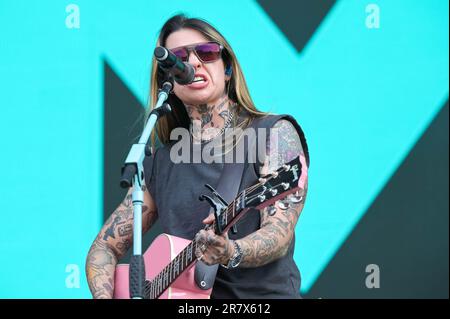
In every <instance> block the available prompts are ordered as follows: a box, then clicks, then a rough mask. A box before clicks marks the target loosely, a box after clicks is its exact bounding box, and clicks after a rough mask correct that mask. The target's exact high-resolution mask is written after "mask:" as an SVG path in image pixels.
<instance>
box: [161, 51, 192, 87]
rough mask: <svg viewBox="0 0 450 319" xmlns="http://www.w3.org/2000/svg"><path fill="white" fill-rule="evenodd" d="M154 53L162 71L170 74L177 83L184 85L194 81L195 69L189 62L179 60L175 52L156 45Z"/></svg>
mask: <svg viewBox="0 0 450 319" xmlns="http://www.w3.org/2000/svg"><path fill="white" fill-rule="evenodd" d="M154 55H155V58H156V61H158V63H159V66H160V67H161V68H162V69H163V70H164V71H166V72H169V73H170V74H172V75H173V78H174V80H175V81H177V83H178V84H181V85H186V84H190V83H192V81H194V77H195V70H194V67H193V66H192V65H191V64H189V63H186V62H183V61H181V60H180V59H179V58H178V57H177V56H176V55H175V54H173V53H172V52H170V51H169V50H167V49H166V48H164V47H156V49H155V52H154Z"/></svg>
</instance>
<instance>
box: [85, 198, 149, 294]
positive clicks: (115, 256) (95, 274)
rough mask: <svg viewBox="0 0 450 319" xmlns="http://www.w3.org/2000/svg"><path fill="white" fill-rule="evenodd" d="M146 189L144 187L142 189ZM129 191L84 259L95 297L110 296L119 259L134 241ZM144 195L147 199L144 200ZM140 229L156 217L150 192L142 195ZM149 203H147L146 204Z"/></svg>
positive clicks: (147, 228) (144, 229) (146, 226)
mask: <svg viewBox="0 0 450 319" xmlns="http://www.w3.org/2000/svg"><path fill="white" fill-rule="evenodd" d="M144 191H145V189H144ZM131 196H132V195H131V191H130V192H129V193H128V194H127V196H126V197H125V199H124V200H123V202H122V203H121V204H120V205H119V207H118V208H117V209H116V210H115V211H114V212H113V213H112V214H111V216H110V217H109V218H108V220H107V221H106V223H105V225H103V227H102V229H101V230H100V233H99V234H98V236H97V238H96V239H95V240H94V242H93V244H92V246H91V249H90V250H89V253H88V256H87V258H86V276H87V280H88V284H89V289H90V290H91V292H92V296H93V297H94V298H112V297H113V292H114V272H115V267H116V264H117V262H118V260H119V259H120V258H122V257H123V256H124V255H125V253H126V252H127V251H128V249H129V248H130V246H131V244H132V242H133V204H132V199H131ZM146 197H147V200H146ZM144 202H147V205H146V204H144V205H143V206H142V232H143V233H145V232H147V231H148V230H149V229H150V227H151V226H152V225H153V223H154V222H155V220H156V218H157V214H156V208H155V207H154V204H153V201H152V200H151V199H149V195H148V194H145V195H144ZM149 202H150V206H151V207H149V206H148V203H149Z"/></svg>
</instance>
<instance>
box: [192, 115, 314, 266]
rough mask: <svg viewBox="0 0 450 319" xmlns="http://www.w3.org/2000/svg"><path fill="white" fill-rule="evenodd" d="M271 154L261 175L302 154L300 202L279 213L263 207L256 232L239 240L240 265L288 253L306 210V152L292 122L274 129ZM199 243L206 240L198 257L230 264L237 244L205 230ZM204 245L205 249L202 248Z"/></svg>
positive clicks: (208, 220)
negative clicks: (302, 213) (302, 212)
mask: <svg viewBox="0 0 450 319" xmlns="http://www.w3.org/2000/svg"><path fill="white" fill-rule="evenodd" d="M266 153H267V156H266V159H265V163H264V165H263V166H262V168H261V172H260V173H261V175H265V174H268V173H270V172H273V171H275V170H276V169H277V168H279V167H280V166H282V165H283V164H285V163H286V162H289V161H291V160H292V159H294V158H296V157H298V156H300V161H301V163H302V176H304V177H302V178H301V181H302V184H301V188H300V190H299V194H298V195H299V196H301V200H300V202H299V203H297V204H295V205H292V204H291V206H290V207H289V208H288V209H287V210H281V209H279V208H278V206H277V204H275V207H276V208H277V210H276V212H275V213H272V214H269V210H268V209H267V208H266V209H263V210H261V225H260V229H259V230H257V231H256V232H254V233H252V234H250V235H248V236H246V237H244V238H242V239H239V240H236V242H237V243H238V245H239V246H240V247H241V250H242V259H241V262H240V264H239V267H247V268H251V267H259V266H262V265H265V264H268V263H270V262H272V261H274V260H276V259H278V258H280V257H282V256H284V255H285V254H286V252H287V250H288V248H289V245H290V243H291V241H292V238H293V236H294V231H295V225H296V223H297V220H298V218H299V216H300V212H301V211H302V209H303V205H304V201H305V198H306V192H307V166H306V160H305V154H304V152H303V148H302V145H301V142H300V138H299V136H298V133H297V131H296V130H295V128H294V126H293V125H292V123H291V122H289V121H287V120H280V121H278V122H277V123H275V125H274V129H273V130H272V131H271V135H270V141H269V142H268V143H267V151H266ZM213 221H214V216H213V215H210V216H208V217H207V218H206V219H205V220H204V221H203V223H205V224H210V223H212V222H213ZM196 240H197V242H200V243H203V244H204V245H199V246H198V247H197V249H196V252H195V253H196V255H197V258H202V261H203V262H205V263H206V264H216V263H221V264H224V265H226V264H228V261H229V259H230V258H231V256H233V254H234V245H233V243H232V241H230V240H229V239H228V237H227V235H226V234H225V235H221V236H218V235H215V234H214V232H213V231H212V230H209V231H205V230H201V231H200V232H199V233H198V234H197V236H196ZM201 247H203V250H201Z"/></svg>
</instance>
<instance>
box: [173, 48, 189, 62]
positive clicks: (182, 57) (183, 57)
mask: <svg viewBox="0 0 450 319" xmlns="http://www.w3.org/2000/svg"><path fill="white" fill-rule="evenodd" d="M173 54H175V55H176V56H177V57H178V58H179V59H180V60H181V61H183V62H187V60H188V57H189V54H188V52H187V50H186V49H185V48H180V49H177V50H175V51H173Z"/></svg>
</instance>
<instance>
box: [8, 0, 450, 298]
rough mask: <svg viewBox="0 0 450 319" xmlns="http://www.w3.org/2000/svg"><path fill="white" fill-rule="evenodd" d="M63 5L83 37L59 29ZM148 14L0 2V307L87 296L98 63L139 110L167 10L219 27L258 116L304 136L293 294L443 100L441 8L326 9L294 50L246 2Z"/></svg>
mask: <svg viewBox="0 0 450 319" xmlns="http://www.w3.org/2000/svg"><path fill="white" fill-rule="evenodd" d="M70 3H74V4H77V5H78V6H79V8H80V23H81V27H80V29H68V28H66V25H65V19H66V16H67V13H66V12H65V7H66V5H68V4H70ZM158 3H161V2H160V1H144V0H133V1H95V2H94V1H76V2H64V1H56V0H55V1H24V0H20V1H12V0H10V1H7V0H0V35H1V36H0V136H1V138H0V141H1V144H0V145H1V150H2V156H0V167H1V168H2V170H3V172H2V177H3V178H2V181H3V183H2V186H1V188H0V191H1V193H0V194H1V195H0V199H1V201H0V205H1V217H2V229H1V231H0V264H1V265H2V266H1V268H0V298H89V297H90V293H89V290H88V286H87V283H86V280H85V274H84V260H85V257H86V254H87V251H88V249H89V246H90V244H91V242H92V240H93V239H94V237H95V235H96V234H97V232H98V230H99V229H100V227H101V223H102V216H103V209H102V196H103V190H102V178H103V176H102V171H103V167H102V165H103V149H102V143H103V136H102V134H103V122H102V121H103V117H102V116H103V98H104V97H103V59H106V60H108V63H109V64H110V65H112V67H113V68H114V70H115V72H117V74H119V75H120V77H121V79H122V80H123V81H124V82H125V83H126V84H127V86H128V87H129V89H130V90H131V91H132V92H133V94H134V95H135V96H136V97H137V99H138V100H140V101H141V103H142V104H143V105H145V104H146V101H147V94H148V81H149V71H150V67H149V66H150V61H151V56H152V51H153V49H154V46H155V43H156V37H157V34H158V31H159V28H160V27H161V26H162V24H163V23H164V21H166V20H167V19H168V18H169V17H170V16H172V15H173V14H175V13H179V12H185V13H187V14H189V15H192V16H199V17H203V18H205V19H206V20H208V21H210V22H211V23H212V24H213V25H214V26H216V27H217V28H218V29H219V30H220V31H221V32H222V33H223V34H224V36H225V37H226V38H227V39H228V40H229V42H230V43H231V45H232V47H233V49H234V50H235V52H236V54H237V57H238V59H239V61H240V63H241V65H242V67H243V71H244V73H245V75H246V79H247V82H248V85H249V87H250V91H251V93H252V97H253V99H254V101H255V102H256V105H257V106H258V107H259V108H260V109H262V110H266V111H273V112H276V113H290V114H292V115H294V116H295V117H296V119H297V120H298V121H299V123H300V124H301V125H302V127H303V129H304V131H305V133H306V136H307V138H308V142H309V146H310V153H311V169H310V172H309V176H310V185H309V195H308V201H307V204H306V206H305V209H304V211H303V213H302V216H301V218H300V221H299V223H298V226H297V236H296V245H297V246H296V252H295V259H296V261H297V264H298V265H299V268H300V270H301V273H302V290H303V291H304V292H307V291H308V289H309V288H310V287H311V286H312V285H313V283H314V281H315V280H316V278H317V277H318V276H319V275H320V273H321V271H322V270H323V269H324V267H325V266H326V265H327V263H328V262H329V261H330V259H331V258H332V257H333V255H334V254H335V253H336V251H337V250H338V249H339V247H340V245H341V244H342V243H343V241H344V240H345V239H346V237H347V236H348V235H349V233H350V232H351V230H352V229H353V228H354V227H355V225H356V224H357V223H358V221H359V220H360V219H361V217H362V216H363V215H364V213H365V211H366V210H367V208H368V207H369V205H370V204H371V203H372V202H373V200H374V199H375V198H376V196H377V194H378V193H379V192H380V190H381V189H382V188H383V186H384V185H385V183H386V182H387V181H388V180H389V178H390V177H391V176H392V174H393V173H394V172H395V170H396V169H397V167H398V166H399V165H400V163H401V162H402V161H403V159H404V158H405V156H406V155H407V154H408V152H409V151H410V149H411V148H412V147H413V145H414V143H415V142H416V141H417V139H418V138H419V137H420V136H421V135H422V133H423V132H424V130H425V129H426V128H427V126H428V125H429V123H430V122H431V120H432V119H433V118H434V116H435V115H436V114H437V112H438V111H439V110H440V108H441V106H442V105H443V104H444V103H445V101H446V100H447V99H448V83H449V78H448V53H449V52H448V51H449V50H448V48H449V46H448V30H449V29H448V1H446V0H431V1H408V0H396V1H387V0H384V1H383V0H379V1H376V2H374V3H376V4H377V5H378V6H379V7H380V10H381V12H380V14H381V21H380V23H381V27H380V29H368V28H366V26H365V19H366V15H367V14H366V12H365V7H366V5H367V4H369V3H370V2H367V1H348V0H341V1H338V2H337V4H336V5H335V6H334V7H333V9H332V10H331V12H330V13H329V14H328V16H327V17H326V19H325V20H324V21H323V23H322V24H321V26H320V28H319V29H318V30H317V32H316V33H315V34H314V36H313V38H312V39H311V40H310V42H309V43H308V45H307V47H306V48H305V50H304V51H302V53H301V54H298V53H297V51H296V50H295V48H294V47H293V46H292V45H291V44H290V42H289V41H288V40H287V39H286V37H285V36H284V35H283V33H282V32H281V31H280V30H279V29H278V28H277V26H276V25H275V24H274V22H273V21H272V20H271V19H270V18H269V17H268V16H267V14H266V13H265V12H264V11H263V10H262V8H261V7H260V6H259V5H258V3H257V2H255V1H249V0H246V1H242V0H239V1H238V0H232V1H226V2H225V1H214V2H212V1H211V2H208V5H207V6H205V5H204V1H182V0H176V1H166V2H164V7H162V6H158V5H157V4H158ZM255 48H257V50H255ZM275 49H276V50H275ZM280 55H281V56H282V57H284V60H285V61H286V62H285V63H286V64H285V65H282V64H280V61H279V59H278V57H279V56H280ZM285 66H286V67H285ZM267 74H269V75H270V76H269V77H267V76H266V75H267ZM282 83H283V86H281V85H280V84H282ZM277 85H280V86H277ZM278 88H283V89H282V90H281V89H278ZM118 169H120V168H119V167H118ZM369 263H372V261H368V264H369ZM68 264H75V265H78V266H79V268H80V288H67V287H66V277H67V276H68V275H69V274H68V273H66V272H65V269H66V266H67V265H68Z"/></svg>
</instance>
